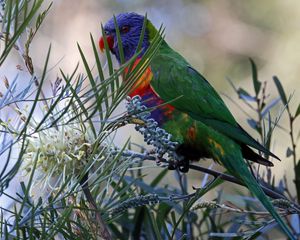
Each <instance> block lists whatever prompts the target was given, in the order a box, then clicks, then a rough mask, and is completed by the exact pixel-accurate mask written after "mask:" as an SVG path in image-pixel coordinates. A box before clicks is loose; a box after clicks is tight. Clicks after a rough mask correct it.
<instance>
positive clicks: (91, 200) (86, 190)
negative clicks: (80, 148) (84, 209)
mask: <svg viewBox="0 0 300 240" xmlns="http://www.w3.org/2000/svg"><path fill="white" fill-rule="evenodd" d="M87 180H88V174H86V175H85V176H84V177H83V178H82V179H81V181H80V185H81V187H82V190H83V193H84V195H85V197H86V199H87V201H88V203H89V205H90V208H91V209H93V210H94V211H95V214H96V220H97V223H98V224H99V232H100V236H101V237H102V238H103V239H105V240H111V239H112V238H111V235H110V233H109V231H108V228H107V226H106V224H105V222H104V221H103V220H102V217H101V215H100V213H99V211H98V208H97V204H96V202H95V200H94V198H93V196H92V194H91V191H90V189H89V185H88V181H87Z"/></svg>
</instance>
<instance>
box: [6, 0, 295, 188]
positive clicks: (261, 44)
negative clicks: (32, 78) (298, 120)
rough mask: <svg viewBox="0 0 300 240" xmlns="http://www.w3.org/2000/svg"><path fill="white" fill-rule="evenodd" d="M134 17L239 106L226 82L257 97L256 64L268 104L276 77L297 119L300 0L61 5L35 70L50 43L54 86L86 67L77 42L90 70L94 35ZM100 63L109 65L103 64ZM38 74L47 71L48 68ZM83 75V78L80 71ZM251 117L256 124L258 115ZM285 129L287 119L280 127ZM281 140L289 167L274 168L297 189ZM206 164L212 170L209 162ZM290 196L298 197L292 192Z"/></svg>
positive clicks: (283, 136) (45, 29) (47, 26)
mask: <svg viewBox="0 0 300 240" xmlns="http://www.w3.org/2000/svg"><path fill="white" fill-rule="evenodd" d="M45 7H46V5H45ZM128 11H134V12H137V13H140V14H145V13H147V14H148V18H149V19H150V20H151V21H152V22H153V23H154V25H155V26H157V27H159V26H160V25H161V24H163V25H164V26H165V27H166V31H165V32H166V40H167V41H168V42H169V44H170V45H171V46H172V47H173V48H174V49H176V50H177V51H178V52H179V53H181V54H182V55H183V56H184V57H185V58H186V59H187V60H188V61H189V62H190V63H191V65H193V66H194V67H195V68H196V69H197V70H199V71H200V72H201V73H202V74H203V75H204V76H206V78H207V79H208V80H209V82H210V83H211V84H212V85H213V86H214V87H215V88H216V90H217V91H218V92H219V93H223V94H226V95H229V96H230V97H232V99H234V101H238V102H241V101H239V100H238V97H237V96H236V94H235V93H234V90H233V89H232V87H231V86H230V84H229V82H228V81H227V80H226V79H227V78H230V79H231V80H232V81H233V82H234V84H235V85H236V87H243V88H244V89H246V90H247V91H248V92H249V93H254V89H252V83H251V68H250V63H249V59H248V58H249V57H251V58H253V59H254V61H255V62H256V63H257V66H258V71H259V79H260V80H261V81H267V84H268V89H269V91H270V97H269V99H270V100H271V99H274V98H275V97H276V96H277V95H278V94H277V91H276V89H275V86H274V84H273V80H272V76H273V75H277V76H278V77H279V78H280V80H281V82H282V84H283V85H284V87H285V89H286V92H287V93H289V94H294V95H293V98H292V100H291V106H292V112H293V113H294V112H295V110H296V107H297V103H299V101H300V94H299V86H300V80H299V74H300V44H299V43H300V15H299V11H300V1H298V0H285V1H280V0H266V1H259V0H252V1H233V0H209V1H208V0H203V1H196V0H152V1H146V0H116V1H111V0H101V1H99V0H77V1H73V0H56V1H54V3H53V6H52V9H51V10H50V12H49V15H48V16H47V18H46V20H45V22H44V23H43V25H42V29H41V30H40V31H39V32H38V35H37V36H36V38H35V39H34V41H33V43H32V47H31V56H32V58H33V62H34V63H35V65H39V62H38V61H39V60H40V59H44V58H45V56H46V52H47V48H48V46H49V44H50V43H51V44H52V54H51V61H50V66H51V67H53V69H52V70H51V71H50V72H49V78H48V79H49V80H50V81H52V82H54V81H55V78H56V76H58V75H59V68H62V69H63V70H64V71H65V72H69V73H71V72H72V71H73V70H74V68H75V66H76V64H77V63H78V62H80V56H79V53H78V49H77V46H76V44H77V42H78V43H79V44H80V45H81V47H82V48H83V50H84V52H85V53H86V56H89V55H88V54H90V63H91V64H93V56H92V55H93V54H92V49H91V44H90V38H89V33H92V35H93V36H94V38H95V39H98V38H99V37H100V32H101V27H100V24H101V23H105V22H106V21H107V20H108V19H109V18H111V17H112V15H113V14H118V13H120V12H128ZM41 56H42V58H41ZM102 60H103V62H105V59H104V57H103V56H102ZM13 64H14V65H8V66H7V68H10V69H11V70H12V72H16V71H17V69H16V66H15V62H14V63H13ZM40 66H43V63H42V62H41V63H40ZM58 66H59V68H58ZM116 68H117V65H116ZM6 70H7V69H6ZM37 70H38V69H37ZM81 70H82V71H84V70H83V68H82V66H81ZM222 97H223V99H224V100H225V102H226V103H227V104H228V106H229V107H230V109H231V111H232V112H233V114H234V116H235V117H236V118H237V119H238V121H239V123H240V124H241V125H242V126H243V127H244V128H245V129H246V130H248V132H250V134H251V135H252V136H254V137H255V138H257V137H258V136H257V135H256V133H255V132H254V131H253V130H251V128H250V127H249V126H248V125H247V121H246V120H247V117H246V116H245V115H244V114H243V113H242V111H241V110H240V109H238V108H237V107H236V106H235V105H234V104H232V102H231V101H229V100H228V98H226V97H225V96H224V95H222ZM293 103H294V104H293ZM242 107H244V106H243V105H242ZM281 107H282V106H281ZM245 109H246V108H245ZM279 110H280V108H279V107H278V108H275V109H274V111H273V112H272V114H274V116H276V115H277V114H278V112H279ZM249 113H250V114H251V115H253V116H255V113H254V112H249ZM286 124H288V123H287V122H286V119H285V117H283V119H282V122H281V125H283V126H284V125H286ZM121 131H122V132H121V134H120V135H118V136H119V137H118V138H117V144H118V143H121V142H124V141H125V140H126V139H124V137H122V136H124V133H126V135H125V136H126V137H127V136H129V135H132V136H133V139H134V140H133V141H137V142H139V143H142V141H141V138H140V137H139V136H138V134H137V133H135V132H134V131H133V130H132V129H131V128H129V129H128V128H127V129H123V130H121ZM128 132H129V133H128ZM275 136H276V137H275V138H274V139H273V140H274V141H273V147H272V150H273V151H274V152H275V153H276V154H277V155H278V156H279V157H281V158H282V160H283V161H282V162H276V163H275V168H274V169H275V170H274V173H275V175H276V179H279V178H281V177H282V175H283V174H284V173H288V174H287V175H288V178H289V180H290V181H289V182H291V181H292V179H293V178H294V176H293V174H292V172H293V171H292V168H293V164H292V159H291V158H286V157H285V154H286V147H287V145H288V144H289V141H290V140H289V135H288V134H287V133H285V132H284V131H282V130H280V129H277V130H276V134H275ZM204 164H206V165H210V164H211V162H210V161H206V162H205V163H204ZM289 173H290V174H289ZM189 176H190V177H191V178H192V179H194V181H195V184H197V181H198V180H199V178H198V176H197V175H193V173H191V174H190V175H189ZM170 181H172V180H171V178H170ZM291 190H292V191H293V192H295V189H294V188H292V189H291Z"/></svg>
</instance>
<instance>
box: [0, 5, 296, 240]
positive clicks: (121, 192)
mask: <svg viewBox="0 0 300 240" xmlns="http://www.w3.org/2000/svg"><path fill="white" fill-rule="evenodd" d="M42 3H43V1H42V0H36V1H21V0H8V1H6V3H5V11H4V15H3V19H2V32H1V40H2V41H3V48H2V47H1V57H0V66H2V64H3V63H4V62H5V60H6V59H7V57H9V53H10V52H11V51H16V52H17V53H19V55H20V58H21V59H22V60H23V61H24V65H25V66H26V67H27V69H28V71H29V73H30V79H28V83H27V84H24V79H22V85H21V83H20V79H19V78H18V77H17V78H15V79H14V80H11V79H6V80H5V85H6V88H7V91H6V92H5V93H4V94H1V95H2V96H1V99H0V109H1V110H2V111H4V110H6V109H13V112H14V114H15V116H16V117H17V119H18V122H17V123H15V122H11V121H10V120H9V119H6V118H3V117H2V116H1V118H0V124H1V129H0V130H1V144H0V157H1V161H2V162H4V164H3V165H2V166H3V168H2V169H0V197H4V196H5V197H6V199H8V200H7V201H9V202H10V203H11V204H8V205H6V206H1V207H0V210H1V211H0V216H1V218H0V237H1V239H83V238H84V239H97V238H100V237H104V238H107V239H109V238H111V239H141V238H144V239H206V238H207V237H208V236H209V237H211V238H222V239H223V238H232V239H254V238H257V237H258V236H262V237H264V236H267V235H268V234H269V233H270V232H271V230H272V229H273V228H274V227H275V226H276V224H275V223H274V220H273V219H272V218H271V217H270V216H269V215H268V214H266V213H265V212H264V210H263V209H262V207H261V206H260V205H258V203H257V200H256V199H255V198H253V197H251V196H250V197H244V196H242V194H241V193H240V192H238V191H237V192H236V194H234V195H228V194H226V192H225V191H223V190H222V189H221V188H220V187H221V186H222V184H223V183H224V182H226V181H229V182H234V183H239V182H238V181H236V180H235V179H234V178H233V177H232V176H228V175H226V174H222V173H219V172H216V171H210V170H211V169H202V170H200V168H197V166H194V168H193V165H192V166H191V169H195V170H196V171H204V170H205V171H204V172H206V174H205V175H204V176H203V177H202V176H200V175H199V180H200V179H201V180H202V182H201V183H202V186H201V187H200V188H195V189H194V190H193V191H192V193H189V192H188V190H189V189H190V188H189V187H188V186H189V185H190V183H189V181H188V178H187V175H185V174H182V173H180V172H179V171H177V170H175V171H173V174H174V180H172V181H171V182H167V181H166V179H167V174H168V173H169V171H168V170H167V168H162V167H164V166H167V164H168V159H163V160H164V161H161V162H160V164H161V166H162V167H161V168H158V167H157V166H156V165H155V164H153V163H154V162H153V161H154V160H156V156H155V155H153V154H151V152H150V153H149V152H147V151H145V149H144V148H143V147H140V146H139V145H134V143H132V142H131V141H130V140H128V141H127V143H126V144H125V145H124V146H115V145H114V144H113V135H114V133H115V131H116V130H117V129H118V128H120V127H122V126H124V125H127V124H130V123H134V124H136V123H137V121H136V120H137V119H135V118H134V116H133V115H130V114H128V113H125V114H124V115H121V116H117V117H113V113H114V111H115V109H116V108H117V106H119V105H120V103H121V102H122V101H123V100H124V99H125V98H126V95H127V93H128V91H129V89H130V88H131V87H132V86H133V84H134V83H135V82H136V80H137V79H138V78H139V77H140V76H141V75H142V74H143V72H144V71H145V69H146V68H147V67H148V66H149V63H150V61H151V59H152V58H153V56H154V55H155V53H156V51H157V49H158V48H159V46H160V44H161V41H162V39H163V38H162V35H163V29H162V28H160V31H159V34H158V35H157V36H155V38H154V40H153V44H152V45H151V47H150V48H149V49H148V50H147V51H146V53H145V54H144V56H143V58H142V60H141V61H140V62H139V64H138V65H137V67H135V68H133V63H134V61H135V60H136V58H137V56H139V53H140V51H141V43H142V38H143V36H144V33H145V23H144V27H143V30H142V33H143V34H142V36H141V38H140V44H139V47H138V48H137V52H136V54H135V56H134V57H133V58H132V59H131V60H129V61H128V62H125V61H124V62H123V64H122V65H121V67H119V68H118V69H114V66H113V62H112V56H111V55H110V51H109V48H108V44H107V41H106V39H105V38H104V45H105V54H106V59H107V66H108V70H107V71H106V70H105V69H104V67H103V66H104V65H103V63H101V61H100V58H99V55H98V49H97V46H96V43H95V40H94V38H93V36H92V35H91V36H90V40H91V48H92V49H93V52H94V59H93V62H94V63H95V64H93V65H91V64H90V63H89V61H90V59H87V58H86V56H85V54H84V51H83V49H82V48H81V47H80V44H78V51H79V53H80V56H81V62H82V64H83V66H84V68H85V73H84V74H83V73H78V66H77V67H76V68H75V69H74V71H73V72H71V73H70V74H68V73H66V72H65V71H64V70H62V69H60V73H59V77H58V78H57V79H56V80H55V81H54V82H52V84H51V86H52V93H53V95H52V96H45V93H44V91H43V86H44V82H45V81H47V80H49V79H48V75H47V72H48V71H49V67H48V63H49V59H50V57H51V46H50V47H49V49H48V51H47V54H46V58H45V59H44V61H43V62H44V64H43V66H42V67H40V66H39V67H40V69H42V70H41V72H40V73H36V72H35V70H34V69H35V66H37V65H35V63H34V62H32V60H31V58H30V56H29V53H30V48H31V42H32V40H33V39H34V37H35V36H36V34H38V30H39V28H40V26H41V24H42V23H43V21H44V19H45V17H46V15H47V13H48V11H50V9H51V4H50V5H49V7H48V8H46V9H45V10H41V4H42ZM39 12H41V13H40V14H39ZM35 16H36V17H35ZM25 31H27V33H29V34H28V35H26V37H24V36H23V34H24V33H25ZM102 33H103V36H105V33H104V31H103V28H102ZM117 34H118V38H120V36H119V33H118V32H117ZM22 36H23V37H24V38H23V39H25V41H24V42H22V40H21V39H22ZM118 44H119V49H120V56H122V47H121V45H120V41H119V42H118ZM121 59H122V57H121ZM41 62H42V61H41ZM250 62H251V69H252V79H253V81H252V83H253V90H254V93H255V94H254V95H252V94H251V93H249V92H248V91H246V90H244V89H241V88H236V87H235V86H234V84H233V83H232V85H233V86H234V89H235V91H236V93H237V94H238V96H239V97H240V98H241V101H242V102H243V103H244V104H246V106H248V107H249V109H251V110H253V112H254V113H255V114H257V118H255V119H254V118H251V117H250V116H248V117H249V119H248V123H249V124H250V126H251V127H252V128H254V129H255V131H256V132H257V133H258V134H259V136H260V138H261V142H263V143H264V144H265V146H266V147H267V148H268V149H270V147H271V146H272V145H271V138H272V136H273V132H274V130H276V129H285V128H283V127H282V126H281V125H279V119H280V116H281V115H282V114H285V113H287V114H288V117H289V123H290V125H289V130H288V131H287V133H288V134H290V138H291V144H290V146H289V148H288V150H287V153H288V154H287V159H286V160H289V158H291V157H292V158H293V159H294V164H295V165H294V168H295V187H296V189H297V194H298V201H297V202H296V201H295V199H294V196H292V194H291V193H290V191H289V189H288V187H287V183H286V182H285V178H284V179H282V180H281V181H280V183H279V185H275V184H274V182H275V181H274V178H275V177H274V176H273V175H272V172H271V170H270V169H267V170H266V176H264V175H260V176H261V177H260V178H259V180H260V181H261V182H262V184H263V185H264V187H265V188H264V189H268V193H269V196H270V197H274V196H276V197H274V199H277V198H278V196H279V197H280V198H281V197H282V198H284V200H278V199H277V200H273V204H274V205H275V206H276V207H278V209H279V210H280V213H281V214H283V215H290V214H293V215H292V217H291V218H290V219H288V221H290V224H291V225H292V227H293V230H294V232H295V234H299V232H300V231H299V229H298V228H297V226H294V224H293V220H294V219H295V217H298V214H299V212H300V210H299V206H298V203H299V196H300V193H299V192H300V187H299V186H300V184H299V183H300V180H299V179H300V175H299V174H300V171H299V166H300V165H299V159H297V158H298V156H297V155H296V148H297V138H296V137H295V136H296V135H295V131H296V130H297V129H295V122H296V121H297V120H298V116H299V115H300V107H299V106H300V105H298V108H297V109H296V111H295V113H294V114H292V111H291V104H292V98H290V97H287V96H288V94H286V93H285V91H284V88H283V87H282V85H281V83H280V80H279V79H278V78H277V77H275V78H274V83H275V85H276V87H277V89H278V93H279V98H276V99H275V100H269V99H268V97H267V96H268V94H267V93H266V92H267V87H266V83H265V82H262V81H260V80H259V79H258V71H257V67H256V65H255V63H254V61H253V60H250ZM91 66H93V67H91ZM36 69H39V68H36ZM125 69H128V71H127V73H126V74H125ZM38 76H40V77H38ZM122 77H123V78H124V81H122V80H121V78H122ZM20 85H21V86H22V88H21V89H20V88H17V87H16V86H20ZM24 102H27V103H29V108H28V109H27V108H25V107H24V106H23V105H22V103H24ZM280 102H281V103H282V104H283V105H284V110H286V111H285V112H284V111H282V112H281V113H280V114H279V117H277V118H275V119H272V118H271V114H270V111H271V110H273V109H274V108H275V106H277V105H279V103H280ZM293 105H294V103H293ZM145 111H148V110H145ZM38 114H39V117H37V116H38ZM134 150H135V151H134ZM149 167H154V168H155V170H154V172H155V174H153V176H152V174H151V176H152V177H151V180H150V181H149V180H147V177H146V176H147V171H146V170H147V169H148V168H149ZM252 168H253V171H254V172H255V174H258V175H259V173H261V172H259V171H258V170H257V169H255V168H254V166H252ZM208 174H211V175H212V176H213V177H214V178H213V179H212V180H211V179H209V175H208ZM16 175H22V176H24V175H25V177H23V179H22V180H23V181H21V182H19V183H18V186H13V185H12V184H13V182H12V180H14V179H15V178H16ZM12 186H13V188H15V189H16V194H11V193H9V191H8V190H9V189H11V188H12ZM196 187H199V186H196ZM209 191H212V192H216V193H217V196H216V197H215V198H214V199H212V200H210V201H203V199H202V198H203V196H204V195H205V194H206V193H207V192H209ZM272 193H274V195H272ZM225 213H227V214H225ZM294 216H295V217H294ZM107 229H109V235H110V236H109V235H106V234H107V233H106V232H105V231H106V230H107ZM271 233H272V232H271Z"/></svg>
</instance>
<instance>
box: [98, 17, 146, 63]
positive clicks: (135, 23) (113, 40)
mask: <svg viewBox="0 0 300 240" xmlns="http://www.w3.org/2000/svg"><path fill="white" fill-rule="evenodd" d="M116 20H117V24H118V27H119V31H120V37H121V40H122V46H123V51H124V58H125V61H127V60H129V59H130V58H131V57H132V56H133V55H134V54H135V51H136V48H137V46H138V43H139V39H140V35H141V32H142V27H143V23H144V16H142V15H139V14H137V13H133V12H131V13H121V14H119V15H117V16H116ZM104 31H105V35H106V39H107V43H108V46H109V48H110V50H111V52H112V53H113V54H114V55H115V56H116V58H117V60H118V62H119V63H120V54H119V48H118V39H117V34H116V26H115V23H114V18H111V19H110V20H109V21H108V22H107V23H106V24H105V25H104ZM99 45H100V49H101V51H103V50H104V40H103V37H101V38H100V40H99ZM148 47H149V33H148V31H147V29H146V31H145V34H144V38H143V43H142V53H141V54H143V53H144V52H145V51H146V50H147V48H148Z"/></svg>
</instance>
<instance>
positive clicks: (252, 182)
mask: <svg viewBox="0 0 300 240" xmlns="http://www.w3.org/2000/svg"><path fill="white" fill-rule="evenodd" d="M240 160H241V161H243V162H241V163H240V164H239V163H237V161H226V162H224V163H223V164H224V166H225V167H226V168H227V170H228V171H229V172H231V173H233V174H234V175H236V176H237V177H238V178H239V179H241V180H242V181H243V183H244V184H245V185H246V186H247V187H248V189H249V190H250V191H251V192H252V193H253V194H254V195H255V196H256V197H257V198H258V200H259V201H260V202H261V203H262V205H263V206H264V207H265V208H266V209H267V210H268V211H269V213H270V214H271V215H272V216H273V218H274V219H275V220H276V221H277V223H278V224H279V225H280V227H281V228H282V230H283V231H284V232H285V233H286V234H287V236H288V237H289V238H290V239H296V238H295V237H294V236H293V234H292V232H291V231H290V229H289V227H288V226H287V225H286V224H285V223H284V221H283V220H282V218H281V217H280V216H279V214H278V213H277V212H276V210H275V208H274V207H273V205H272V203H271V202H270V200H269V199H268V197H267V196H266V194H265V193H264V192H263V190H262V189H261V187H260V186H259V184H258V183H257V181H256V179H255V178H254V176H253V175H252V174H251V172H250V171H249V169H248V167H247V165H246V164H245V163H244V160H243V159H240Z"/></svg>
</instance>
